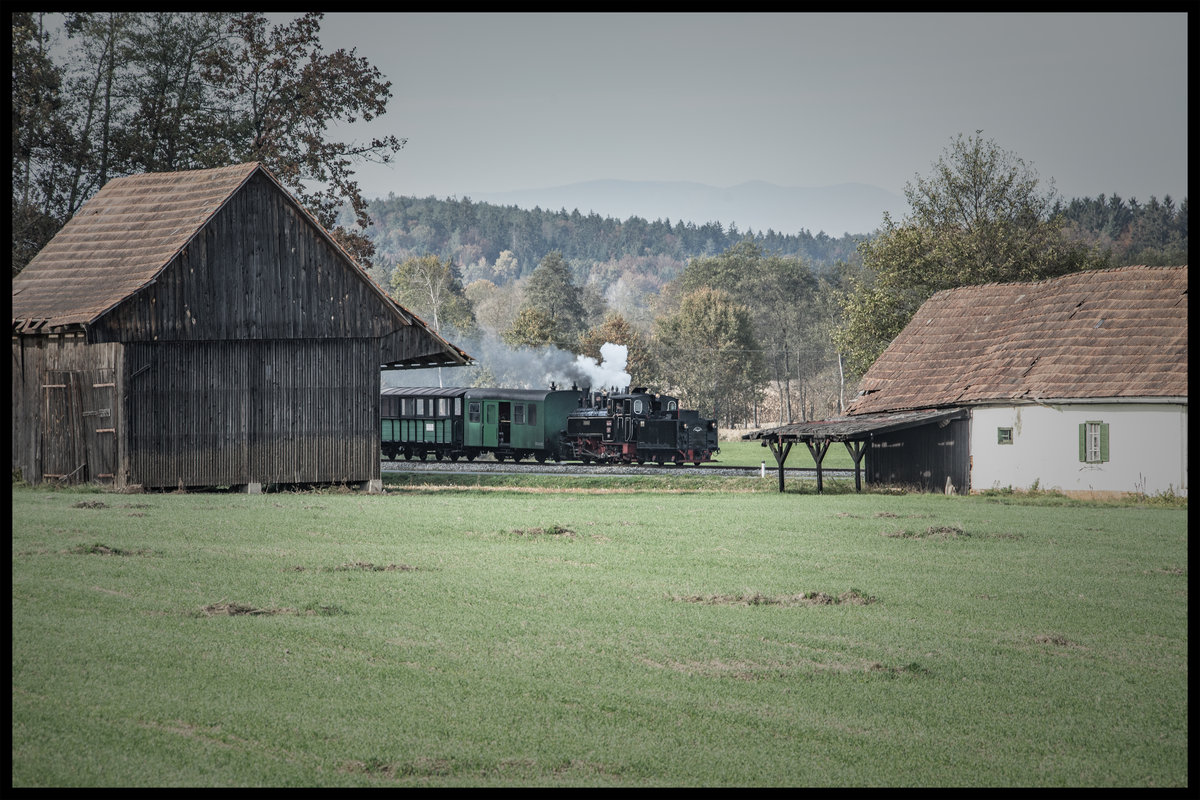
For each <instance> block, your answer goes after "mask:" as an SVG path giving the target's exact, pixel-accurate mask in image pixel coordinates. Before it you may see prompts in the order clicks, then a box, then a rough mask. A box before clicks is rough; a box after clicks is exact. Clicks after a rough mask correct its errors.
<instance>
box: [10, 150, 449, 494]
mask: <svg viewBox="0 0 1200 800" xmlns="http://www.w3.org/2000/svg"><path fill="white" fill-rule="evenodd" d="M12 312H13V329H12V345H13V362H12V373H13V400H12V409H13V417H12V433H13V435H12V443H13V444H12V448H13V468H14V469H18V468H19V469H20V470H21V472H22V473H23V475H24V477H25V479H26V480H28V481H30V482H31V483H39V482H41V481H44V480H56V481H63V482H86V481H99V482H104V483H111V484H112V485H114V486H115V487H117V488H124V487H130V486H137V485H140V486H143V487H146V488H164V487H170V488H177V487H180V486H183V487H208V486H234V487H248V488H249V489H250V490H253V489H254V487H261V486H262V485H263V484H307V483H350V484H364V485H372V484H373V483H377V482H378V479H379V474H380V457H379V442H380V437H379V398H380V391H379V390H380V369H381V367H382V368H419V367H430V366H457V365H464V364H468V363H470V357H469V356H468V355H467V354H466V353H464V352H463V351H462V350H460V349H459V348H457V347H455V346H454V345H452V344H450V343H449V342H447V341H445V340H444V339H442V338H441V337H439V336H438V335H436V334H435V333H434V332H433V331H432V330H430V329H429V328H428V327H426V325H425V324H424V323H423V322H422V321H421V320H420V319H419V318H417V317H415V316H414V315H412V314H410V313H408V312H407V311H406V310H405V309H403V308H402V307H401V306H399V305H398V304H396V303H395V302H394V301H393V300H391V299H390V298H389V297H388V296H387V294H386V293H385V292H384V291H383V290H382V289H381V288H380V287H379V286H377V285H376V284H375V282H374V281H372V280H371V279H370V278H369V277H368V276H367V274H366V273H365V272H364V271H363V270H362V268H361V267H359V266H358V265H357V264H356V263H355V262H354V260H353V259H352V258H350V256H349V255H348V254H347V253H346V252H345V251H344V250H342V249H341V248H340V247H339V246H338V245H337V243H336V242H335V241H334V239H333V238H332V237H331V236H330V235H329V233H328V232H327V231H326V230H325V229H324V228H323V227H322V226H321V225H320V224H319V223H318V222H317V221H316V220H315V219H314V218H313V217H312V216H311V215H310V214H309V213H308V212H306V211H305V210H304V209H303V208H302V207H301V206H300V204H299V203H297V202H296V200H295V198H293V197H292V196H291V195H290V194H289V193H288V191H287V190H286V189H285V188H284V187H283V186H282V185H281V184H280V183H279V182H278V180H276V178H275V177H274V176H273V175H271V173H270V172H269V171H268V170H267V169H266V168H264V167H263V166H262V165H261V164H257V163H251V164H239V165H235V166H231V167H223V168H218V169H207V170H195V171H188V172H174V173H156V174H144V175H134V176H130V177H125V178H118V179H116V180H113V181H111V182H110V183H108V184H107V185H106V186H104V188H102V189H101V190H100V192H99V193H97V194H96V196H95V197H93V198H92V199H91V200H90V201H89V202H88V203H87V204H85V205H84V206H83V207H82V208H81V209H80V210H79V212H78V213H77V214H76V215H75V216H74V217H73V218H72V219H71V220H70V221H69V222H68V223H67V224H66V226H64V227H63V229H62V230H61V231H60V232H59V233H58V235H56V236H55V237H54V239H53V240H51V241H50V243H49V244H47V245H46V247H45V248H44V249H43V250H42V251H41V252H40V253H38V255H37V256H36V257H34V259H33V260H32V261H31V262H30V264H29V265H28V266H27V267H26V268H25V269H24V270H23V271H22V272H21V273H20V274H19V275H18V276H17V277H15V278H14V279H13V287H12Z"/></svg>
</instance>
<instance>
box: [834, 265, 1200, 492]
mask: <svg viewBox="0 0 1200 800" xmlns="http://www.w3.org/2000/svg"><path fill="white" fill-rule="evenodd" d="M1187 332H1188V325H1187V267H1186V266H1181V267H1142V266H1134V267H1121V268H1118V269H1109V270H1092V271H1086V272H1079V273H1074V274H1071V275H1066V276H1063V277H1060V278H1055V279H1052V280H1046V281H1039V282H1036V283H1008V284H987V285H984V286H968V287H962V288H958V289H951V290H947V291H943V292H939V293H938V294H935V295H934V296H933V297H931V298H930V299H929V300H927V301H926V302H925V304H924V305H922V306H921V308H920V310H919V311H918V312H917V314H916V316H914V317H913V319H912V321H911V322H909V324H908V325H907V326H906V327H905V329H904V330H903V331H902V332H901V334H900V335H899V336H897V337H896V339H895V340H894V341H893V342H892V343H891V345H889V346H888V348H887V350H886V351H885V352H884V353H883V354H882V355H881V356H880V357H879V359H878V360H877V361H876V362H875V364H874V365H872V367H871V368H870V369H869V370H868V371H867V374H866V375H865V376H864V377H863V380H862V383H861V384H860V394H859V396H858V398H856V400H855V401H854V402H853V403H852V404H851V405H850V407H849V408H848V409H847V417H846V418H845V419H847V420H852V419H854V418H856V417H864V415H870V418H871V419H886V417H887V416H888V415H889V414H892V413H898V412H906V413H911V412H912V411H914V410H918V409H951V408H956V409H961V410H963V411H965V412H966V413H967V414H968V415H969V433H968V435H967V436H966V437H963V436H961V435H959V436H956V437H947V436H942V437H941V438H942V441H936V442H934V444H938V445H947V446H950V447H953V448H961V447H963V446H966V447H968V448H969V456H968V458H967V459H966V460H965V463H966V464H967V465H969V466H968V469H969V477H968V478H967V484H968V486H969V488H970V490H971V491H981V490H986V489H991V488H1004V487H1012V488H1014V489H1029V488H1032V487H1035V486H1036V487H1040V488H1042V489H1057V490H1060V491H1063V492H1065V493H1068V494H1085V495H1086V494H1114V493H1131V492H1144V493H1147V494H1157V493H1160V492H1174V493H1176V494H1183V495H1186V494H1187V484H1188V453H1187V426H1188V422H1187V412H1188V399H1187V360H1188V359H1187ZM964 438H965V439H966V440H967V441H965V442H964V441H962V440H963V439H964ZM954 439H957V441H954ZM864 441H865V440H864ZM912 441H913V440H912V439H910V446H909V452H910V453H911V458H910V461H911V462H912V463H910V464H909V468H906V469H904V470H901V471H900V472H902V473H906V474H916V475H920V474H925V475H927V476H928V475H929V474H930V472H929V468H928V467H927V466H925V465H923V464H922V463H918V462H919V461H920V460H921V459H922V458H928V457H927V456H924V455H922V452H920V451H921V450H922V448H921V447H916V446H913V445H912V443H911V442H912ZM879 446H880V444H878V443H877V442H876V441H875V440H872V441H871V447H872V448H875V447H879ZM882 446H883V447H887V446H888V445H887V444H883V445H882ZM891 446H892V447H895V445H894V444H893V445H891ZM943 449H944V448H943ZM873 455H874V450H872V449H868V452H867V462H868V465H870V463H871V460H872V457H873ZM898 456H899V457H901V458H903V456H904V451H903V450H901V451H899V452H896V451H894V450H893V451H890V452H886V453H885V452H883V451H881V452H880V457H881V458H884V459H891V460H892V462H893V463H894V462H895V460H896V459H897V457H898ZM959 461H960V462H962V459H961V453H960V458H959ZM922 470H923V472H922ZM874 472H877V470H876V471H872V470H871V469H870V467H869V468H868V474H869V475H870V474H873V473H874ZM874 479H876V480H878V479H879V477H878V475H876V476H875V478H874ZM956 482H957V483H958V484H959V486H960V487H961V486H962V479H961V477H959V478H956Z"/></svg>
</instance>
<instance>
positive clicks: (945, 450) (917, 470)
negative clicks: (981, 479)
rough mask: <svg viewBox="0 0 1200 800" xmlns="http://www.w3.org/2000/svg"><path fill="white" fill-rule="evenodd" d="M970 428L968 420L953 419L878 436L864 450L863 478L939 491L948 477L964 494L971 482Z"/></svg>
mask: <svg viewBox="0 0 1200 800" xmlns="http://www.w3.org/2000/svg"><path fill="white" fill-rule="evenodd" d="M970 430H971V423H970V420H967V419H955V420H950V421H949V424H948V425H938V424H936V423H934V424H930V425H921V426H918V427H914V428H907V429H904V430H900V431H893V432H891V433H886V434H881V435H878V436H876V437H875V439H874V440H873V441H872V443H871V445H870V447H869V448H868V450H867V466H866V475H867V481H868V482H870V483H878V484H885V485H887V484H891V485H903V486H919V487H920V488H921V490H922V491H926V492H941V491H944V490H945V487H946V478H950V481H951V483H953V484H954V487H955V490H956V491H957V492H959V493H960V494H965V493H966V492H967V491H968V490H969V488H970V481H971V474H970V472H971V471H970V457H971V449H970V442H969V438H970Z"/></svg>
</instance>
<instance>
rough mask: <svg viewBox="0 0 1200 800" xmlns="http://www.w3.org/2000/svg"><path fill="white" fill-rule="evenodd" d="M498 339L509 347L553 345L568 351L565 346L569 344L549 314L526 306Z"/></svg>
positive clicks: (567, 338) (568, 338)
mask: <svg viewBox="0 0 1200 800" xmlns="http://www.w3.org/2000/svg"><path fill="white" fill-rule="evenodd" d="M500 338H501V339H503V340H504V342H505V343H506V344H508V345H509V346H511V347H547V346H550V345H553V346H554V347H557V348H559V349H562V350H568V349H570V348H569V347H568V346H567V345H568V344H570V341H569V340H570V338H571V337H567V336H564V334H563V331H562V330H561V329H560V328H559V327H558V324H557V323H556V322H555V321H554V318H553V317H551V316H550V315H549V314H547V313H546V312H544V311H542V310H541V309H538V308H532V307H529V306H526V307H525V308H523V309H521V311H520V312H519V313H518V314H517V316H516V319H514V320H513V324H512V327H510V328H508V329H507V330H505V331H504V333H502V334H501V335H500Z"/></svg>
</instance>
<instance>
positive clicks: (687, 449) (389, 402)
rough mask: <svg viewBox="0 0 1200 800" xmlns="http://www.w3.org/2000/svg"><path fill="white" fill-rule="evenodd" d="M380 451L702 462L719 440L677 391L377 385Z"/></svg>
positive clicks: (446, 456) (395, 455) (409, 455)
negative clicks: (672, 394)
mask: <svg viewBox="0 0 1200 800" xmlns="http://www.w3.org/2000/svg"><path fill="white" fill-rule="evenodd" d="M380 424H381V437H380V450H381V453H382V455H383V457H385V458H388V459H391V460H393V461H395V460H398V459H400V458H404V459H405V460H412V459H418V460H422V461H424V460H426V459H428V458H430V457H432V458H433V459H435V460H447V461H457V460H458V459H460V458H462V459H466V460H467V461H474V460H475V459H477V458H480V457H482V456H485V455H491V456H492V457H493V458H495V459H496V460H497V461H505V460H512V461H514V462H519V461H523V460H526V459H529V460H534V461H537V462H538V463H545V462H546V461H554V462H564V461H576V462H582V463H584V464H590V463H599V464H646V463H651V464H685V463H688V462H691V463H694V464H697V465H699V464H702V463H704V462H706V461H712V460H713V456H714V455H715V454H716V453H718V452H719V450H720V448H719V445H718V440H717V423H716V420H711V419H703V418H702V417H701V416H700V414H699V412H697V411H693V410H688V409H683V408H680V406H679V399H678V398H676V397H670V396H667V395H662V394H655V393H651V392H649V391H647V390H646V389H645V388H640V387H639V388H633V387H630V388H629V389H627V390H626V391H624V392H607V391H592V390H591V389H590V388H584V389H580V388H578V387H572V388H570V389H562V388H558V387H555V386H553V385H552V386H551V387H550V388H549V389H545V390H541V389H486V388H461V387H459V388H441V387H396V388H386V389H383V390H381V397H380Z"/></svg>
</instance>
